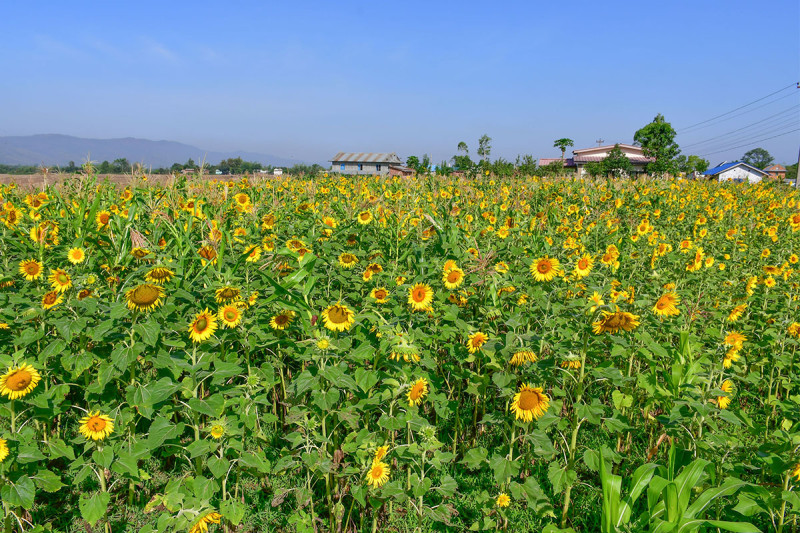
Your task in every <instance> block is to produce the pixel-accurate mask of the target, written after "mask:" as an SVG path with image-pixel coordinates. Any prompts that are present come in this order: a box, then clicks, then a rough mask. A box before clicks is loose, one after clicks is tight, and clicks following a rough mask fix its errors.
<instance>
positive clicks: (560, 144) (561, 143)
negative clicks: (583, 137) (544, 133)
mask: <svg viewBox="0 0 800 533" xmlns="http://www.w3.org/2000/svg"><path fill="white" fill-rule="evenodd" d="M570 146H575V142H574V141H573V140H572V139H568V138H567V137H564V138H562V139H556V140H555V141H553V148H558V149H559V150H561V160H562V161H563V160H564V153H566V151H567V148H568V147H570Z"/></svg>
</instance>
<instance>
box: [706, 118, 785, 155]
mask: <svg viewBox="0 0 800 533" xmlns="http://www.w3.org/2000/svg"><path fill="white" fill-rule="evenodd" d="M798 125H800V121H798V120H795V119H792V120H790V121H788V122H786V121H784V122H782V123H780V124H770V125H769V126H768V127H767V128H759V129H757V130H755V131H752V132H750V133H748V134H746V135H739V136H737V137H734V138H732V139H727V140H725V141H717V142H716V143H712V144H711V145H710V146H706V147H705V148H700V149H699V150H717V149H722V148H724V147H725V146H729V145H731V144H738V143H743V142H744V143H746V142H749V141H750V140H751V139H754V138H756V137H763V136H764V135H769V134H772V133H775V132H778V131H783V130H785V129H786V128H793V127H795V126H798ZM696 150H698V149H696Z"/></svg>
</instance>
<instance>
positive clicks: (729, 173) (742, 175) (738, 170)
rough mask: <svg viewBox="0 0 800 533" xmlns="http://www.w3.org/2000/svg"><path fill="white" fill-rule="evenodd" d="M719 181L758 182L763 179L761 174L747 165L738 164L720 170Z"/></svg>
mask: <svg viewBox="0 0 800 533" xmlns="http://www.w3.org/2000/svg"><path fill="white" fill-rule="evenodd" d="M719 181H738V182H749V183H758V182H759V181H761V175H760V174H757V173H755V172H753V171H752V170H750V169H749V168H747V167H744V166H738V167H733V168H729V169H727V170H723V171H722V172H720V173H719Z"/></svg>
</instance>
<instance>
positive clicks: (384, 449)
mask: <svg viewBox="0 0 800 533" xmlns="http://www.w3.org/2000/svg"><path fill="white" fill-rule="evenodd" d="M388 452H389V446H388V445H384V446H378V449H377V450H375V458H374V459H372V462H373V463H377V462H378V461H382V460H383V458H384V457H386V454H387V453H388Z"/></svg>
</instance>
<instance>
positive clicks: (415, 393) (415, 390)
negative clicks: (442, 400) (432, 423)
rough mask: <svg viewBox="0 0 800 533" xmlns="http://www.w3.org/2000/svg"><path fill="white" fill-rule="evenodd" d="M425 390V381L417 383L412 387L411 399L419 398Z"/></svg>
mask: <svg viewBox="0 0 800 533" xmlns="http://www.w3.org/2000/svg"><path fill="white" fill-rule="evenodd" d="M424 390H425V385H424V384H423V383H415V384H414V386H413V387H411V395H410V396H411V399H412V400H418V399H419V398H420V397H421V396H422V393H423V391H424Z"/></svg>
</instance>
